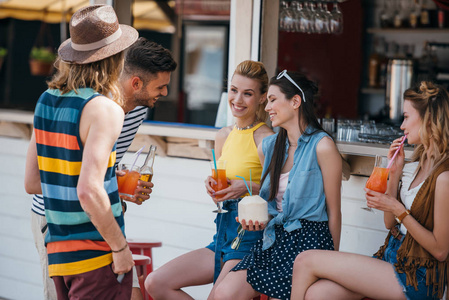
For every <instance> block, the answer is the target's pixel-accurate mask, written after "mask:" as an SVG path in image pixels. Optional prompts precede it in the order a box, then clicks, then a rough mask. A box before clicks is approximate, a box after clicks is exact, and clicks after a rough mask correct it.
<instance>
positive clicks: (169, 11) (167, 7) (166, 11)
mask: <svg viewBox="0 0 449 300" xmlns="http://www.w3.org/2000/svg"><path fill="white" fill-rule="evenodd" d="M156 4H157V6H159V8H160V9H161V10H162V12H163V13H164V14H165V15H166V16H167V18H168V19H169V20H170V22H171V23H172V24H173V25H174V24H175V12H174V11H173V9H172V8H171V7H170V5H168V4H167V2H165V1H156Z"/></svg>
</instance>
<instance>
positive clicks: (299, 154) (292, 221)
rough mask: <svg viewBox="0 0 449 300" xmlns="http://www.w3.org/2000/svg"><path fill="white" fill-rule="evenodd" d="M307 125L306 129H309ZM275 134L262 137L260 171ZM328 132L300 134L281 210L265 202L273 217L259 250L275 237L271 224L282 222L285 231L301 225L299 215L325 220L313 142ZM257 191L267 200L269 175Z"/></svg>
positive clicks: (318, 220)
mask: <svg viewBox="0 0 449 300" xmlns="http://www.w3.org/2000/svg"><path fill="white" fill-rule="evenodd" d="M311 131H312V128H311V127H310V126H309V127H307V129H306V132H311ZM277 136H278V134H275V135H271V136H268V137H266V138H265V139H264V140H263V141H262V151H263V153H264V155H265V161H264V165H263V174H265V172H266V170H267V168H268V166H269V164H270V161H271V158H272V156H273V151H274V144H275V142H276V138H277ZM326 136H329V135H328V134H326V133H325V132H323V131H319V132H316V133H315V134H313V135H301V136H300V137H299V139H298V146H297V148H296V150H295V153H294V155H293V167H292V169H291V170H290V174H289V176H288V183H287V188H286V190H285V193H284V196H283V198H282V212H278V211H277V210H276V201H275V200H273V201H269V202H268V213H269V214H271V215H272V216H273V219H271V221H270V222H269V223H268V224H267V227H266V228H265V230H264V234H263V247H262V249H263V250H266V249H268V248H270V247H271V246H272V245H273V243H274V241H275V239H276V235H275V231H274V228H275V225H283V226H284V229H285V230H286V231H288V232H292V231H293V230H296V229H300V228H302V225H301V221H300V219H306V220H310V221H317V222H323V221H328V215H327V211H326V196H325V194H324V184H323V176H322V174H321V169H320V167H319V165H318V160H317V155H316V146H317V144H318V142H319V141H320V140H321V139H322V138H323V137H326ZM288 147H289V144H288V141H287V142H286V145H285V148H286V150H285V157H284V162H283V164H282V165H284V164H285V161H286V160H287V155H288ZM259 195H260V196H261V197H262V198H263V199H265V200H267V201H268V200H269V199H268V197H269V196H270V175H269V174H268V175H267V177H266V178H265V180H264V182H263V184H262V186H261V188H260V192H259Z"/></svg>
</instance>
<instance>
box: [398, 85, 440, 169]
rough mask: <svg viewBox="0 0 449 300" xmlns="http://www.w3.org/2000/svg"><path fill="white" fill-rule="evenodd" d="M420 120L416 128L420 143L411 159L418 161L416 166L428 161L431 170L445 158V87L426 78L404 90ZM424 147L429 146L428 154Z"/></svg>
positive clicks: (427, 147) (426, 148) (405, 96)
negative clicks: (419, 126)
mask: <svg viewBox="0 0 449 300" xmlns="http://www.w3.org/2000/svg"><path fill="white" fill-rule="evenodd" d="M404 100H409V101H410V102H411V104H412V106H413V108H415V109H416V110H417V111H418V113H419V116H420V117H421V119H422V124H421V128H420V130H419V134H420V138H421V142H422V144H419V145H417V146H416V148H415V151H413V155H412V160H413V161H419V165H418V169H419V168H420V167H421V166H422V164H423V163H424V162H425V161H426V160H427V159H430V160H431V166H432V169H433V168H435V167H437V166H438V165H439V164H440V163H441V162H443V161H444V160H445V159H446V158H448V157H449V155H448V152H449V144H448V143H449V94H448V92H447V90H446V89H445V88H443V87H442V86H440V85H437V84H434V83H432V82H428V81H422V82H421V84H420V85H419V86H415V87H413V88H410V89H408V90H406V91H405V92H404ZM428 149H432V151H431V153H430V157H428V156H427V155H428Z"/></svg>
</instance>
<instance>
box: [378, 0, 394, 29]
mask: <svg viewBox="0 0 449 300" xmlns="http://www.w3.org/2000/svg"><path fill="white" fill-rule="evenodd" d="M388 3H390V2H389V0H384V1H383V5H382V10H381V11H380V14H379V19H380V27H381V28H391V27H393V20H392V16H391V14H390V9H389V7H388Z"/></svg>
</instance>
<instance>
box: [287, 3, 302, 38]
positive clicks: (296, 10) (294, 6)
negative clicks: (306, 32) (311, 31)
mask: <svg viewBox="0 0 449 300" xmlns="http://www.w3.org/2000/svg"><path fill="white" fill-rule="evenodd" d="M301 10H302V4H301V3H300V2H298V1H293V2H292V3H291V5H290V11H291V14H292V17H293V22H292V31H294V32H300V31H301V30H300V11H301Z"/></svg>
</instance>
